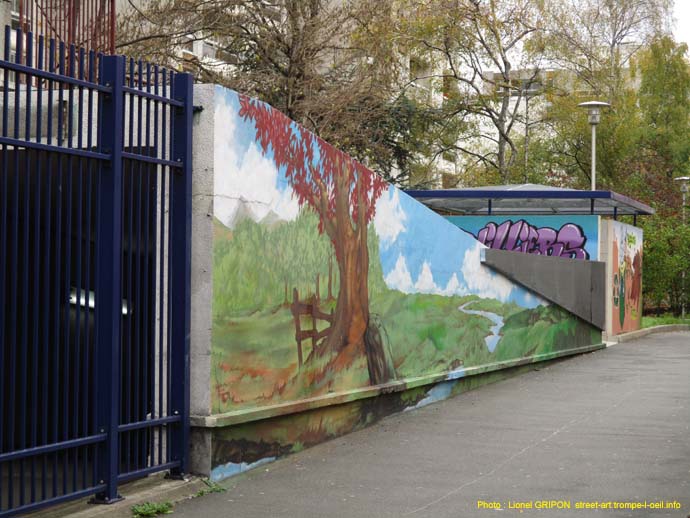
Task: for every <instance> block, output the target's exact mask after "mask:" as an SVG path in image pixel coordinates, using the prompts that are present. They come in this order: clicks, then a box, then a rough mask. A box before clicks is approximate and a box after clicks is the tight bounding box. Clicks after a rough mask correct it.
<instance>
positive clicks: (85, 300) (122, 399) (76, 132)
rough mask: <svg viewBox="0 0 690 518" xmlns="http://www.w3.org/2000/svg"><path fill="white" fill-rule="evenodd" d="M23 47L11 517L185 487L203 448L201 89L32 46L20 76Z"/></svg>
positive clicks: (144, 67)
mask: <svg viewBox="0 0 690 518" xmlns="http://www.w3.org/2000/svg"><path fill="white" fill-rule="evenodd" d="M11 36H12V34H11V32H10V30H9V28H6V29H5V39H4V48H3V50H4V52H3V54H2V59H0V84H1V85H2V89H1V90H0V101H1V102H2V105H1V106H0V114H1V122H0V129H1V131H0V517H5V516H13V515H15V514H17V513H24V512H27V511H30V510H34V509H38V508H40V507H43V506H46V505H51V504H54V503H58V502H62V501H65V500H69V499H74V498H79V497H82V496H87V495H95V501H98V502H112V501H114V500H117V499H118V484H120V483H122V482H124V481H127V480H131V479H133V478H137V477H141V476H145V475H147V474H149V473H152V472H155V471H161V470H170V471H171V473H172V474H173V475H181V474H183V473H185V472H186V471H187V462H188V461H187V458H188V435H189V425H188V422H189V383H188V379H189V289H190V288H189V284H190V273H189V257H190V249H189V243H190V221H191V203H190V197H191V128H192V125H191V116H192V83H191V77H190V76H189V75H188V74H180V73H176V72H173V71H168V70H164V69H159V68H158V67H156V66H151V65H148V64H144V63H142V62H135V61H133V60H126V59H125V58H124V57H121V56H103V55H98V54H95V53H94V52H84V51H83V50H80V49H77V48H75V47H74V46H65V45H64V44H62V43H58V42H55V41H54V40H50V41H48V42H45V41H44V40H43V38H38V39H37V40H36V45H35V46H34V38H33V36H32V35H31V34H30V33H29V34H27V35H26V38H24V37H22V34H21V33H20V32H19V31H17V33H16V35H15V40H16V41H17V42H19V43H18V44H19V45H20V46H21V45H22V42H26V43H25V44H26V48H24V49H21V48H20V49H18V52H16V56H17V57H16V59H15V60H14V61H12V60H10V59H9V57H10V55H9V50H10V41H11ZM34 51H36V52H37V55H34ZM34 63H36V65H35V66H33V64H34ZM10 75H15V76H17V77H21V80H19V81H15V82H12V83H11V82H10V81H9V78H10Z"/></svg>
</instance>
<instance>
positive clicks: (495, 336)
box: [458, 300, 503, 352]
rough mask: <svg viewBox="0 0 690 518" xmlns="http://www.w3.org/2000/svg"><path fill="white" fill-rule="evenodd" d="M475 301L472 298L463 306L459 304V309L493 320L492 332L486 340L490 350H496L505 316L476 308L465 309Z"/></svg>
mask: <svg viewBox="0 0 690 518" xmlns="http://www.w3.org/2000/svg"><path fill="white" fill-rule="evenodd" d="M473 302H474V301H473V300H471V301H469V302H466V303H465V304H463V305H462V306H459V307H458V309H459V310H460V311H462V312H463V313H467V314H468V315H480V316H482V317H485V318H488V319H489V320H491V321H492V322H493V323H494V325H493V326H491V334H490V335H489V336H487V337H486V338H485V339H484V340H486V346H487V347H488V348H489V351H491V352H494V349H496V344H498V341H499V340H500V339H501V334H500V333H501V328H502V327H503V317H502V316H500V315H497V314H496V313H490V312H489V311H479V310H476V309H465V308H466V307H467V306H469V305H470V304H472V303H473Z"/></svg>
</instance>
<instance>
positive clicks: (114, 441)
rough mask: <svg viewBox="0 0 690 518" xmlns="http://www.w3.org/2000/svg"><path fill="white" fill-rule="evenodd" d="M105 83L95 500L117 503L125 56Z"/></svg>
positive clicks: (114, 62) (114, 59) (105, 71)
mask: <svg viewBox="0 0 690 518" xmlns="http://www.w3.org/2000/svg"><path fill="white" fill-rule="evenodd" d="M101 63H102V70H101V77H100V83H101V84H102V85H105V86H106V87H109V88H110V89H111V91H110V93H101V95H99V104H100V107H99V113H98V116H99V125H98V126H99V132H100V137H99V144H100V146H101V148H102V151H103V152H106V153H109V154H110V155H111V158H110V160H109V161H106V162H105V163H104V164H103V166H102V167H101V170H100V174H99V179H98V191H99V202H100V207H99V215H98V223H97V224H98V233H97V249H96V261H97V271H98V273H99V275H98V277H97V279H96V290H95V291H96V301H95V318H96V329H97V331H96V344H95V345H96V352H95V353H96V369H97V371H98V376H97V378H96V379H97V382H96V383H97V384H98V388H97V392H98V399H97V414H98V427H99V429H100V430H101V431H102V432H105V433H106V434H107V440H106V442H105V444H103V445H101V448H100V451H99V455H98V477H99V483H102V484H105V486H106V488H105V490H104V491H103V492H102V493H99V494H98V495H97V496H96V499H95V501H97V502H102V503H112V502H114V501H116V500H119V499H120V498H121V497H120V496H119V495H118V493H117V475H118V459H119V448H118V425H119V418H120V412H119V409H120V400H119V397H120V329H121V326H120V324H121V319H122V295H121V292H122V283H121V276H122V269H121V263H122V149H123V126H122V124H123V116H124V95H123V91H122V87H123V86H124V79H125V78H124V58H122V57H120V56H104V57H103V59H102V61H101Z"/></svg>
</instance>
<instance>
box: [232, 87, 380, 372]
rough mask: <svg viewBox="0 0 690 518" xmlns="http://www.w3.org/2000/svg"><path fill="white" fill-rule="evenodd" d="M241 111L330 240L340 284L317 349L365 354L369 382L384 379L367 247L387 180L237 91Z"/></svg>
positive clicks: (263, 146) (341, 354) (298, 197)
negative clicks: (371, 312)
mask: <svg viewBox="0 0 690 518" xmlns="http://www.w3.org/2000/svg"><path fill="white" fill-rule="evenodd" d="M240 116H241V117H243V118H244V119H245V120H250V121H252V122H253V123H254V127H255V129H256V139H257V141H258V142H259V144H260V145H261V147H262V148H263V151H264V153H266V152H267V151H268V150H269V147H270V148H272V150H273V160H274V162H275V164H276V166H277V167H278V168H279V169H280V168H283V167H284V168H286V173H285V176H286V178H287V179H288V182H289V183H290V185H291V187H292V189H293V192H294V195H295V196H297V200H298V202H299V205H300V206H301V207H304V206H307V207H309V208H310V209H311V210H312V211H314V212H315V213H316V214H317V215H318V216H319V225H318V228H319V232H320V233H324V232H325V233H326V235H327V236H328V237H329V239H330V241H331V243H332V245H333V249H334V251H335V258H336V262H337V263H338V270H339V274H340V276H339V278H340V290H339V293H338V298H337V301H336V307H335V322H334V325H333V327H332V331H331V334H330V335H329V336H328V337H327V339H326V341H325V343H324V346H323V350H324V351H331V352H335V353H336V354H338V355H340V356H343V357H351V358H355V357H356V355H359V354H364V353H366V355H367V363H368V367H369V380H370V383H371V384H372V385H376V384H380V383H383V382H385V381H387V380H388V379H390V376H391V373H390V369H389V367H388V363H387V361H386V357H385V352H384V347H383V343H382V341H381V339H380V335H379V333H378V331H377V330H376V329H373V328H372V326H370V321H369V289H368V272H369V251H368V247H367V228H368V225H369V223H370V222H371V220H372V219H373V217H374V214H375V210H376V200H377V199H378V198H379V197H380V196H381V195H382V194H383V192H384V191H385V190H386V189H387V184H386V182H384V181H383V180H382V179H381V178H379V177H378V176H376V175H375V174H374V173H372V172H371V171H369V170H368V169H367V168H365V167H364V166H363V165H362V164H360V163H359V162H357V161H355V160H354V159H352V158H351V157H349V156H348V155H346V154H344V153H342V152H340V151H338V150H337V149H335V148H334V147H332V146H331V145H330V144H328V143H327V142H325V141H323V140H322V139H320V138H318V137H316V136H315V135H313V134H312V133H310V132H308V131H306V130H302V129H301V128H300V127H299V126H298V125H297V124H296V123H295V122H293V121H291V120H290V119H289V118H287V117H286V116H285V115H283V114H282V113H280V112H279V111H277V110H274V109H273V108H271V107H270V106H269V105H267V104H264V103H261V102H259V101H256V100H253V99H250V98H248V97H246V96H240Z"/></svg>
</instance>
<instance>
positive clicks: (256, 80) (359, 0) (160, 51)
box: [118, 0, 402, 180]
mask: <svg viewBox="0 0 690 518" xmlns="http://www.w3.org/2000/svg"><path fill="white" fill-rule="evenodd" d="M392 4H393V1H392V0H349V1H344V2H334V1H330V0H148V2H146V3H145V4H143V6H141V7H135V6H134V5H132V8H131V10H129V11H128V12H127V13H126V14H125V15H123V16H121V19H120V30H119V31H118V34H119V35H120V41H119V42H118V48H119V49H122V50H126V51H127V52H128V53H131V54H135V55H140V56H143V57H146V58H148V59H151V60H152V61H154V62H158V63H165V64H169V65H171V66H174V67H176V68H185V69H186V70H189V71H191V72H193V73H194V74H195V75H196V77H197V78H198V79H199V80H201V81H205V82H215V83H219V84H222V85H225V86H227V87H229V88H233V89H235V90H237V91H239V92H242V93H244V94H247V95H250V96H253V97H257V98H259V99H261V100H263V101H266V102H268V103H269V104H271V105H272V106H274V107H275V108H277V109H279V110H281V111H282V112H284V113H285V114H287V115H288V116H289V117H290V118H292V119H294V120H296V121H298V122H300V123H302V124H304V125H305V126H306V127H308V128H309V129H311V130H312V131H314V132H315V133H316V134H317V135H319V136H321V137H322V138H324V139H326V140H328V141H329V142H331V143H333V144H334V145H336V146H338V147H340V148H341V149H343V150H345V151H347V152H349V153H350V154H352V155H354V156H355V157H356V158H358V159H359V160H361V161H363V162H365V163H367V164H369V165H371V166H372V167H374V168H378V167H379V166H381V167H384V168H386V167H387V168H389V170H384V171H381V172H382V173H384V174H386V173H389V176H391V174H392V171H390V168H392V167H394V165H395V164H394V162H395V159H394V158H395V156H396V154H397V153H399V151H400V149H399V146H400V145H401V144H400V140H401V138H400V137H401V128H399V127H398V126H396V125H395V124H394V120H393V118H394V117H395V116H396V89H395V78H396V77H397V74H398V73H399V70H398V65H399V60H397V59H396V58H395V57H394V56H395V41H394V40H392V39H391V38H387V37H381V34H380V29H381V27H388V26H390V25H391V21H390V17H391V16H392V15H393V11H392ZM142 20H143V21H144V22H143V23H142ZM201 40H203V41H205V42H206V43H210V44H212V47H213V53H214V56H213V59H203V58H202V59H198V58H195V57H191V55H190V53H185V52H183V50H184V49H185V48H187V47H188V46H189V45H191V44H193V42H195V41H201ZM398 180H402V178H399V179H398Z"/></svg>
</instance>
